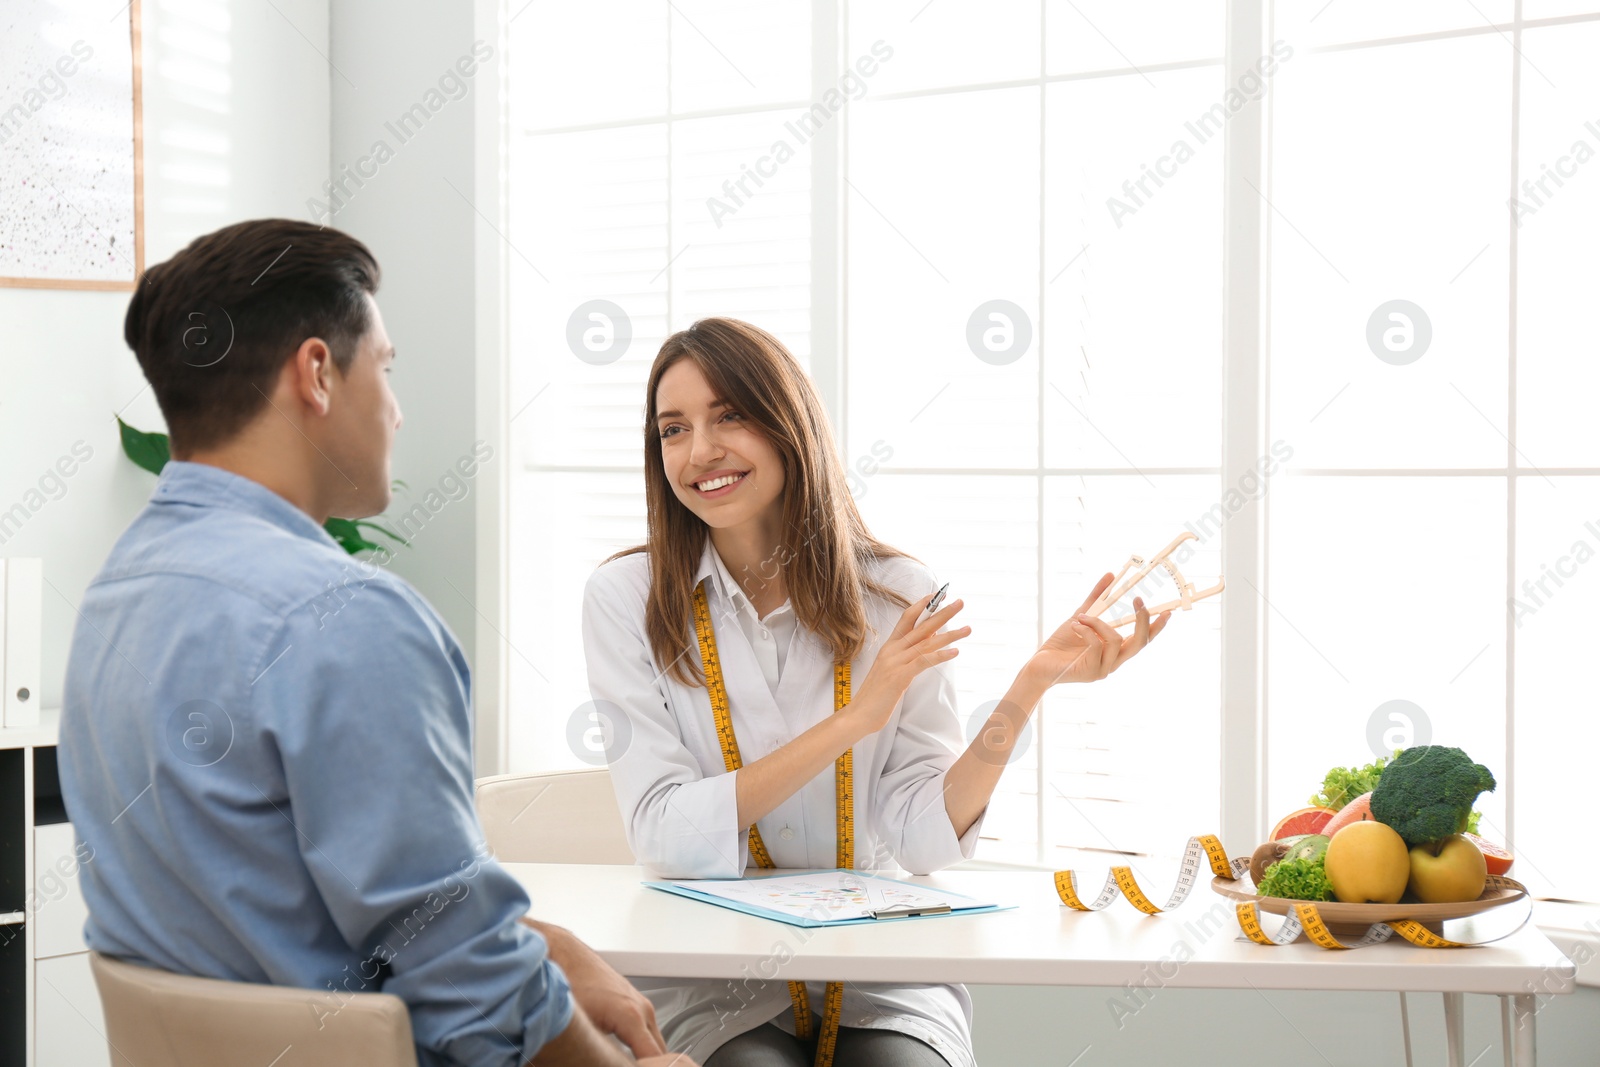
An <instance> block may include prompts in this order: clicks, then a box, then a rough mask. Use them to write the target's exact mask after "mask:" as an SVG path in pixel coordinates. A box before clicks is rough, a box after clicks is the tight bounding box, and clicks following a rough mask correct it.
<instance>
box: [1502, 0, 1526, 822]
mask: <svg viewBox="0 0 1600 1067" xmlns="http://www.w3.org/2000/svg"><path fill="white" fill-rule="evenodd" d="M1512 20H1513V25H1512V30H1511V173H1510V175H1509V180H1510V183H1511V194H1510V195H1511V197H1512V199H1513V201H1514V200H1515V198H1516V196H1517V192H1518V190H1517V180H1518V177H1519V171H1520V170H1521V151H1522V145H1521V138H1522V63H1523V59H1522V0H1516V2H1515V7H1514V8H1513V9H1512ZM1510 214H1511V216H1512V217H1511V218H1510V219H1509V220H1508V222H1507V226H1508V228H1509V230H1510V234H1511V240H1510V247H1509V248H1508V249H1507V256H1506V258H1507V261H1508V262H1507V274H1508V278H1507V288H1508V290H1509V292H1508V294H1507V299H1508V300H1509V307H1508V311H1507V316H1506V722H1505V729H1506V756H1505V766H1504V770H1503V773H1502V775H1501V779H1500V780H1501V783H1502V784H1503V785H1504V787H1505V794H1504V795H1505V798H1506V825H1505V844H1506V847H1507V848H1509V849H1511V850H1512V851H1513V852H1515V851H1516V839H1517V789H1516V773H1517V716H1516V704H1517V628H1516V626H1515V625H1513V621H1514V619H1515V615H1514V613H1513V611H1512V603H1513V601H1514V598H1515V596H1516V582H1517V478H1518V467H1517V464H1518V458H1519V457H1518V453H1517V292H1518V285H1517V279H1518V274H1519V270H1520V264H1519V261H1518V258H1517V257H1518V253H1519V252H1520V251H1521V249H1520V246H1519V245H1518V242H1517V233H1518V219H1517V218H1516V213H1515V212H1511V213H1510Z"/></svg>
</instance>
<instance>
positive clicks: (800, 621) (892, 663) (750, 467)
mask: <svg viewBox="0 0 1600 1067" xmlns="http://www.w3.org/2000/svg"><path fill="white" fill-rule="evenodd" d="M645 490H646V497H647V502H648V509H649V540H648V541H647V543H646V544H644V545H641V546H639V547H638V548H634V549H630V550H629V551H627V552H623V553H620V554H619V555H617V556H615V557H613V558H612V559H610V560H608V561H607V562H606V563H605V564H604V565H603V566H602V567H601V568H600V569H599V570H598V571H596V572H595V574H594V575H593V576H592V577H591V578H590V580H589V583H588V588H587V589H586V590H585V593H584V608H583V638H584V651H585V655H586V657H587V660H588V670H589V685H590V690H591V695H592V697H593V699H594V701H595V702H596V704H597V705H598V706H599V707H601V708H603V709H606V710H607V711H608V713H610V714H613V715H616V716H618V720H617V722H616V723H615V724H614V725H615V726H616V728H617V729H618V733H619V739H618V741H617V743H616V748H617V749H618V750H619V751H618V753H617V754H615V756H614V759H613V762H612V764H611V776H612V781H613V783H614V784H615V786H616V791H617V799H618V802H619V804H620V806H621V809H622V813H623V818H624V819H625V820H626V822H627V830H628V840H629V842H630V844H631V845H632V847H633V851H634V855H635V856H636V857H637V858H638V860H639V862H640V863H642V864H646V865H648V866H649V867H651V868H654V869H655V870H657V871H659V872H661V873H662V874H663V875H665V876H667V877H676V878H737V877H741V876H743V875H744V874H745V873H746V871H747V870H748V869H749V868H751V867H753V866H760V867H767V866H775V867H790V868H813V869H814V868H832V867H836V866H838V867H853V868H861V869H869V868H884V867H890V868H892V867H902V868H904V869H906V870H909V871H911V872H913V873H927V872H931V871H936V870H939V869H941V868H943V867H946V866H949V865H950V864H952V863H955V862H957V861H959V860H961V859H963V858H967V857H970V856H971V855H972V851H973V846H974V845H975V844H976V843H977V839H978V830H979V826H980V824H981V822H982V818H983V813H984V809H985V808H986V806H987V805H988V802H989V796H990V794H991V793H992V792H993V791H994V787H995V783H996V782H998V781H999V779H1000V774H1001V772H1002V771H1003V770H1004V769H1005V765H1006V761H1007V759H1008V757H1009V756H1010V754H1011V751H1012V748H1013V746H1014V745H1015V743H1016V738H1017V737H1019V736H1020V735H1021V732H1022V728H1023V726H1024V725H1025V723H1026V722H1027V719H1028V716H1029V715H1031V714H1032V712H1033V708H1034V706H1035V705H1036V704H1037V703H1038V702H1039V700H1040V698H1041V697H1042V696H1043V695H1044V692H1045V690H1046V689H1048V688H1049V687H1050V686H1052V685H1054V684H1056V683H1058V682H1090V681H1094V680H1096V679H1099V678H1104V677H1105V676H1106V675H1107V674H1109V673H1111V671H1113V670H1115V669H1116V668H1117V667H1118V666H1119V665H1120V664H1122V663H1123V662H1125V661H1126V660H1127V659H1128V658H1130V657H1131V656H1133V655H1134V654H1135V653H1137V652H1138V651H1139V650H1140V649H1141V648H1143V647H1144V645H1145V644H1146V643H1147V642H1148V641H1149V640H1150V639H1151V638H1152V637H1154V636H1155V635H1156V634H1158V633H1160V632H1161V629H1162V628H1163V627H1164V626H1165V625H1166V623H1167V618H1168V616H1166V615H1162V616H1161V617H1160V618H1158V619H1157V620H1155V621H1154V622H1153V623H1152V622H1151V620H1150V618H1149V615H1148V613H1147V612H1146V611H1145V609H1144V606H1143V604H1142V603H1139V602H1136V608H1137V615H1138V622H1137V625H1136V626H1135V631H1134V633H1133V634H1132V635H1131V636H1129V637H1126V638H1123V637H1120V636H1119V635H1118V634H1117V633H1116V631H1115V630H1113V629H1112V627H1111V626H1109V625H1108V624H1106V623H1104V622H1101V621H1100V620H1098V619H1090V618H1088V617H1086V616H1083V615H1081V614H1080V615H1076V616H1074V617H1073V618H1071V619H1069V620H1067V621H1066V622H1065V623H1063V624H1062V626H1061V627H1060V628H1059V629H1057V630H1056V632H1055V633H1054V634H1052V635H1051V636H1050V638H1049V640H1047V641H1046V642H1045V643H1044V644H1043V645H1042V646H1040V648H1039V649H1038V650H1037V651H1036V652H1034V653H1033V655H1032V656H1030V657H1029V658H1028V660H1027V662H1026V663H1025V664H1024V665H1023V667H1022V670H1021V671H1020V672H1019V673H1018V675H1017V678H1016V681H1015V682H1014V683H1013V685H1012V686H1011V689H1010V691H1009V692H1008V693H1007V694H1006V698H1005V699H1004V700H1003V701H1001V703H1000V705H999V706H998V707H997V708H996V710H995V711H994V713H993V715H992V716H991V718H990V720H989V723H988V725H987V726H986V727H985V728H984V730H982V731H981V732H980V734H979V737H978V739H977V740H976V741H974V742H973V743H972V744H971V745H968V746H966V748H965V751H964V752H961V751H960V750H961V747H962V746H961V741H962V738H961V727H960V724H959V723H958V721H957V718H956V709H955V688H954V686H953V685H952V683H951V681H950V678H949V677H948V672H946V671H945V670H941V669H937V668H938V667H939V665H940V664H943V663H945V662H947V661H948V660H950V659H952V658H954V657H955V655H956V651H957V650H956V647H955V643H956V642H957V641H959V640H960V639H961V638H963V637H966V636H967V634H968V633H969V632H970V630H971V628H970V627H965V626H963V627H960V628H958V629H947V628H946V624H947V623H949V622H950V621H951V619H952V618H954V616H955V615H956V613H957V612H959V611H960V610H961V606H962V605H961V601H960V600H956V601H954V602H953V603H951V604H949V605H948V606H945V607H943V608H942V609H940V610H938V611H935V612H934V613H932V614H931V615H929V614H927V613H926V611H925V609H926V608H927V606H928V603H929V601H930V599H931V597H932V594H933V592H934V588H935V582H934V579H933V576H932V574H931V573H930V572H929V570H928V569H927V568H926V567H924V566H923V565H922V564H921V563H918V562H916V561H915V560H913V559H911V558H910V557H908V556H906V555H905V554H903V553H901V552H899V551H897V550H895V549H893V548H891V547H889V546H888V545H885V544H883V543H882V542H880V541H878V540H876V539H875V538H873V537H872V535H871V534H870V533H868V532H867V529H866V526H865V525H864V524H863V522H862V520H861V516H860V514H859V512H857V510H856V506H855V502H854V500H853V499H852V498H851V496H850V493H849V491H848V489H847V488H846V485H845V477H844V469H843V466H842V465H841V463H840V461H839V457H838V454H837V452H836V450H835V448H834V445H833V438H832V435H831V434H830V432H829V429H828V424H827V419H826V416H825V415H824V413H823V410H822V405H821V403H820V401H819V400H818V398H817V395H816V392H815V390H814V389H813V388H812V386H811V383H810V381H809V380H808V379H807V378H806V376H805V373H804V371H802V370H801V368H800V366H799V364H798V363H796V362H795V359H794V357H793V356H791V355H790V354H789V352H788V351H787V350H786V349H785V348H784V347H783V345H782V344H781V343H779V342H778V340H777V339H776V338H774V337H772V336H771V335H770V334H768V333H766V332H764V331H762V330H759V329H757V328H755V327H754V326H751V325H748V324H746V323H743V322H738V321H735V320H732V319H704V320H701V321H700V322H697V323H695V324H694V325H693V326H692V327H690V328H689V329H687V330H684V331H682V332H681V333H677V334H674V335H673V336H672V337H670V338H668V339H667V341H666V343H665V344H664V345H662V347H661V351H660V353H659V354H658V355H657V356H656V359H655V363H654V365H653V366H652V367H651V370H650V379H649V386H648V393H647V394H646V419H645ZM1111 578H1112V576H1111V575H1110V574H1107V575H1105V576H1104V577H1103V578H1102V579H1101V580H1100V583H1099V584H1098V585H1097V586H1096V587H1095V589H1094V591H1093V592H1091V593H1090V594H1089V598H1088V599H1087V600H1086V601H1085V602H1084V605H1083V607H1082V608H1080V609H1079V611H1080V612H1081V611H1083V610H1084V609H1085V608H1087V607H1088V605H1089V604H1091V603H1093V601H1094V599H1095V597H1097V596H1099V594H1100V593H1101V592H1102V591H1103V590H1104V589H1105V588H1106V586H1107V584H1108V583H1109V582H1110V581H1111ZM719 720H720V728H719ZM624 737H625V740H623V738H624ZM958 752H960V755H959V756H958V755H957V753H958ZM842 813H849V814H848V816H847V817H846V816H845V815H844V814H842ZM841 831H842V832H841ZM781 962H782V954H781V953H775V958H774V960H773V961H772V966H771V967H767V968H763V969H762V971H763V973H760V974H751V975H749V976H748V977H747V978H746V979H744V980H741V981H692V980H648V981H644V980H641V981H639V982H638V983H637V984H638V985H639V987H640V988H641V989H642V990H644V991H645V993H646V995H648V996H649V997H650V999H651V1001H652V1002H653V1003H654V1005H655V1009H656V1015H657V1019H658V1020H659V1022H660V1025H661V1029H662V1031H663V1032H664V1033H665V1035H666V1037H667V1042H668V1046H669V1047H670V1048H671V1049H672V1050H673V1051H674V1052H685V1053H688V1054H689V1055H690V1056H692V1057H694V1058H695V1059H697V1060H700V1061H702V1062H704V1063H706V1064H707V1065H708V1067H733V1065H768V1064H770V1065H773V1067H779V1065H791V1064H792V1065H795V1067H800V1065H806V1064H811V1063H813V1058H814V1057H815V1062H818V1063H824V1062H827V1061H828V1060H830V1059H831V1060H832V1062H833V1063H835V1064H837V1065H838V1067H850V1065H854V1064H874V1065H877V1067H896V1065H900V1067H974V1064H973V1054H972V1039H971V1022H972V1004H971V1001H970V999H969V998H968V996H967V992H966V990H965V989H964V988H962V987H960V986H936V985H904V986H884V985H865V986H863V985H859V984H854V983H852V984H849V985H839V984H837V983H821V982H811V983H804V982H794V983H790V982H787V981H784V980H783V977H782V973H781V970H782V968H781Z"/></svg>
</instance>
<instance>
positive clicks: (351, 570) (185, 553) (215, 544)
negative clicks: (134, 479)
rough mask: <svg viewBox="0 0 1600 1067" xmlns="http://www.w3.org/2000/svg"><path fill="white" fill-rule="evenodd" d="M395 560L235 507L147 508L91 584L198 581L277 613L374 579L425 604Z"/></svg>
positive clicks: (342, 594) (339, 595) (340, 595)
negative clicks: (176, 512) (178, 511)
mask: <svg viewBox="0 0 1600 1067" xmlns="http://www.w3.org/2000/svg"><path fill="white" fill-rule="evenodd" d="M391 558H392V557H391V555H390V553H389V552H388V551H387V550H386V549H385V550H383V551H381V552H380V553H379V554H378V556H377V557H376V559H362V558H358V557H356V556H352V555H350V554H349V553H348V552H346V551H344V550H343V549H342V548H340V547H338V546H337V545H336V544H334V543H332V542H328V543H318V542H317V541H314V540H310V539H308V538H306V537H301V536H297V535H295V534H294V533H292V532H290V531H288V530H285V529H283V528H282V527H280V526H277V525H274V524H273V523H271V522H268V521H266V520H265V519H262V518H259V517H257V516H254V515H251V514H248V513H246V512H242V511H237V510H232V509H227V508H216V509H207V510H206V511H205V513H203V514H200V515H192V514H191V515H186V516H172V515H170V514H162V513H160V512H158V511H155V510H152V509H146V511H145V512H144V513H142V514H141V515H140V516H139V518H138V519H136V520H135V521H134V523H133V525H131V526H130V527H129V528H128V530H127V532H126V533H124V535H123V536H122V538H121V539H120V540H119V541H118V542H117V545H116V547H115V548H113V549H112V552H111V555H110V556H109V557H108V558H107V560H106V562H105V565H104V566H103V567H102V568H101V570H100V573H99V574H98V575H96V577H95V579H94V581H93V583H91V584H92V585H106V584H110V583H115V582H122V581H130V580H140V581H144V582H147V583H155V584H161V583H164V582H171V583H172V584H173V585H174V586H177V585H190V584H198V585H199V586H201V587H202V589H205V590H207V591H208V593H209V594H210V595H215V596H218V597H222V598H225V599H229V600H233V601H235V602H241V601H242V602H248V603H251V604H253V605H255V606H256V607H257V608H259V609H260V610H261V611H262V612H264V613H266V614H268V615H272V616H276V617H279V618H285V617H288V616H291V615H292V614H294V613H295V612H297V611H305V610H308V609H312V608H314V607H315V604H316V603H317V602H318V601H319V600H324V599H329V598H333V599H336V600H337V599H345V600H348V599H349V597H350V595H351V594H352V592H353V591H354V590H357V589H367V588H373V587H374V585H376V587H378V588H386V589H389V590H391V591H392V592H393V594H394V595H395V596H396V597H400V598H403V599H404V600H406V601H407V602H408V603H411V604H413V605H418V604H420V598H419V597H418V596H417V594H416V592H415V591H414V590H413V589H412V588H411V586H410V583H408V582H406V581H405V579H403V578H401V577H400V576H398V575H396V574H392V573H390V572H389V570H388V569H387V567H386V566H385V565H386V564H387V563H388V561H389V560H390V559H391Z"/></svg>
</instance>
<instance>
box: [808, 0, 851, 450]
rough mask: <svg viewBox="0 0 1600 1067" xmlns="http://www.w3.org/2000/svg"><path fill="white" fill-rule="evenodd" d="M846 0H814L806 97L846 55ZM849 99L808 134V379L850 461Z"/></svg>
mask: <svg viewBox="0 0 1600 1067" xmlns="http://www.w3.org/2000/svg"><path fill="white" fill-rule="evenodd" d="M846 4H847V0H812V4H811V99H812V100H820V99H822V97H823V95H824V94H825V93H827V92H828V91H829V90H830V89H834V88H836V87H837V86H838V84H839V78H840V77H841V75H842V70H843V66H844V63H845V41H846V33H845V18H846V14H847V12H846ZM849 123H850V104H849V103H848V102H847V103H846V104H845V106H844V108H843V109H841V110H840V112H839V115H838V117H837V118H836V119H835V120H834V121H833V122H828V123H824V124H823V125H822V128H821V129H820V130H818V131H817V133H816V135H815V136H814V137H813V138H812V139H811V142H810V146H811V381H812V383H813V384H814V385H815V386H816V389H817V392H818V394H820V395H821V397H822V406H823V409H824V410H825V411H826V412H827V413H828V420H829V421H830V422H831V423H832V424H833V435H834V440H835V442H836V443H837V444H838V446H839V453H840V455H841V456H843V457H844V459H845V462H846V463H848V462H849V458H850V452H849V445H850V424H849V361H848V355H847V352H848V341H847V338H846V325H847V317H846V297H845V294H846V292H847V289H846V286H847V285H848V282H849V278H848V272H849V269H850V263H849V240H850V238H849V232H848V230H847V229H846V227H845V211H846V207H847V204H846V201H845V177H846V175H847V173H848V168H849V154H850V148H849V145H850V140H849V137H850V135H849V130H850V126H849Z"/></svg>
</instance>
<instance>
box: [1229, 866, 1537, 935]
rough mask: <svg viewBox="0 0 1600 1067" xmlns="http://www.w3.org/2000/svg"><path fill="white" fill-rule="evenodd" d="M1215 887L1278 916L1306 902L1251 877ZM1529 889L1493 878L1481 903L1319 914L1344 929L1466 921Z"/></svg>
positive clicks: (1328, 907)
mask: <svg viewBox="0 0 1600 1067" xmlns="http://www.w3.org/2000/svg"><path fill="white" fill-rule="evenodd" d="M1211 888H1212V889H1213V890H1215V891H1216V892H1217V893H1219V894H1221V895H1222V896H1225V897H1227V898H1228V899H1229V900H1236V901H1249V902H1250V903H1253V904H1255V905H1256V907H1258V908H1259V909H1261V910H1262V911H1269V912H1271V913H1272V914H1274V915H1290V914H1293V912H1294V906H1295V905H1296V904H1301V903H1304V901H1299V900H1290V899H1289V898H1288V897H1263V896H1259V895H1257V894H1256V893H1255V892H1254V890H1255V886H1254V885H1253V884H1252V883H1251V882H1250V879H1248V878H1239V879H1233V878H1213V879H1212V880H1211ZM1527 895H1528V890H1527V887H1526V886H1524V885H1523V884H1522V883H1521V882H1517V881H1513V880H1512V879H1510V878H1490V879H1489V884H1488V885H1486V886H1485V887H1484V889H1483V895H1482V896H1480V897H1479V898H1478V899H1477V900H1462V901H1457V902H1456V903H1453V904H1417V903H1407V902H1405V901H1401V902H1400V903H1398V904H1344V903H1340V902H1339V901H1332V900H1330V901H1327V902H1323V901H1317V902H1316V905H1317V914H1319V915H1321V916H1322V920H1323V921H1324V922H1326V923H1330V924H1332V923H1337V924H1339V925H1341V926H1348V927H1356V926H1363V927H1365V926H1371V925H1372V924H1373V923H1384V922H1392V921H1395V920H1398V919H1415V920H1416V921H1417V922H1420V923H1425V924H1426V923H1440V922H1444V921H1445V920H1446V919H1464V918H1466V917H1467V916H1469V915H1477V914H1479V913H1480V912H1485V911H1489V910H1490V909H1492V908H1498V907H1501V906H1502V905H1505V904H1511V903H1515V902H1516V901H1518V900H1522V899H1524V898H1526V897H1527Z"/></svg>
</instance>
